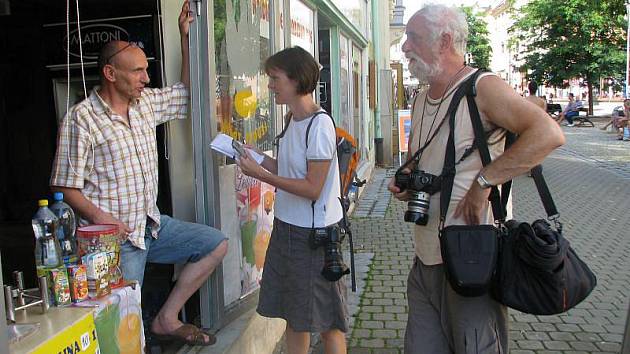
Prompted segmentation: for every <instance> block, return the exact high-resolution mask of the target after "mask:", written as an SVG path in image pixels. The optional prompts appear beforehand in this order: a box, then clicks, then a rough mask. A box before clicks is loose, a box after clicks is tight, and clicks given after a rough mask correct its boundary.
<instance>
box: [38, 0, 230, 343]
mask: <svg viewBox="0 0 630 354" xmlns="http://www.w3.org/2000/svg"><path fill="white" fill-rule="evenodd" d="M192 21H193V17H192V15H191V14H190V11H189V3H188V0H185V1H184V4H183V6H182V12H181V13H180V15H179V30H180V35H181V50H182V71H181V82H180V83H177V84H175V85H173V86H170V87H166V88H163V89H150V88H145V86H146V85H147V84H148V83H149V77H148V74H147V67H148V63H147V58H146V55H145V54H144V52H143V51H142V49H140V48H139V47H137V46H136V45H135V44H134V43H130V42H123V41H114V42H110V43H108V44H106V45H105V46H104V47H103V49H102V50H101V53H100V57H99V62H98V64H99V74H100V76H101V85H100V87H95V88H94V90H93V91H92V92H91V94H90V96H89V97H88V98H87V99H85V100H84V101H82V102H80V103H79V104H77V105H75V106H73V107H72V108H71V109H70V111H69V112H68V114H67V115H66V116H65V117H64V120H63V122H62V124H61V126H60V129H59V137H58V141H57V154H56V157H55V161H54V164H53V171H52V175H51V180H50V184H51V186H52V188H53V189H54V190H56V191H61V192H63V193H64V195H65V197H64V198H65V200H67V202H68V203H69V204H70V205H71V206H72V207H73V209H74V210H75V211H77V212H78V214H79V215H80V216H81V219H80V222H81V224H116V225H118V227H119V231H120V235H121V239H122V241H123V242H124V243H123V244H122V246H121V254H120V259H121V269H122V272H123V276H124V278H125V279H126V280H137V281H138V282H140V284H142V280H143V276H144V267H145V264H146V262H147V261H149V262H154V263H165V264H186V266H185V267H184V268H183V270H182V272H181V274H180V276H179V279H178V281H177V284H176V285H175V287H174V288H173V290H172V291H171V293H170V295H169V297H168V300H167V301H166V302H165V304H164V306H163V307H162V308H161V309H160V311H159V313H158V314H157V316H156V318H155V319H154V320H153V323H152V324H151V332H152V333H153V334H154V335H155V336H156V337H161V338H163V339H169V340H181V341H184V342H186V343H188V344H191V345H211V344H213V343H214V342H215V341H216V339H215V338H214V337H213V336H212V335H211V334H208V333H206V332H204V331H202V330H200V329H199V328H197V327H196V326H193V325H191V324H184V323H182V322H181V321H179V319H178V313H179V311H180V310H181V308H182V307H183V306H184V304H185V302H186V301H187V300H188V298H190V296H191V295H192V294H193V293H194V292H195V291H197V289H199V287H200V286H201V285H202V284H203V283H204V282H205V281H206V279H207V278H208V276H210V274H211V273H212V272H213V271H214V269H215V268H216V266H217V265H218V264H219V263H221V261H222V260H223V257H224V256H225V254H226V252H227V239H226V237H225V236H224V235H223V234H222V233H221V232H220V231H218V230H216V229H214V228H211V227H209V226H206V225H200V224H194V223H188V222H184V221H180V220H177V219H173V218H171V217H169V216H167V215H160V212H159V210H158V208H157V205H156V202H157V192H158V168H157V167H158V165H157V163H158V162H157V161H158V155H157V144H156V139H155V128H156V126H157V125H159V124H162V123H164V122H167V121H169V120H172V119H184V118H186V116H187V114H188V87H189V82H190V75H189V67H188V30H189V26H190V22H192Z"/></svg>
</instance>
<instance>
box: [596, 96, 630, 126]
mask: <svg viewBox="0 0 630 354" xmlns="http://www.w3.org/2000/svg"><path fill="white" fill-rule="evenodd" d="M628 109H630V98H626V99H625V100H623V106H621V107H615V109H613V112H612V115H611V118H610V121H609V122H608V123H606V125H604V126H603V127H600V128H599V129H601V130H606V128H608V127H609V126H610V125H611V124H612V126H613V128H614V130H615V131H619V128H623V127H622V125H621V124H622V122H623V121H624V120H627V119H628V114H626V111H627V110H628Z"/></svg>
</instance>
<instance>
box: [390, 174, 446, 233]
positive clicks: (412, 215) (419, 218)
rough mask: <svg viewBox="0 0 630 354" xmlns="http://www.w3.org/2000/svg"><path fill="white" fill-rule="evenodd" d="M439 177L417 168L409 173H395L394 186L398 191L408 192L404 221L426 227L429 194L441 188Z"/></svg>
mask: <svg viewBox="0 0 630 354" xmlns="http://www.w3.org/2000/svg"><path fill="white" fill-rule="evenodd" d="M440 181H441V179H440V177H439V176H436V175H433V174H430V173H426V172H424V171H423V170H420V169H418V168H416V169H414V170H413V171H411V172H410V173H404V172H403V171H402V170H398V171H396V174H395V175H394V184H395V185H396V187H398V188H399V189H400V191H401V192H402V191H405V190H408V192H409V202H408V203H407V211H405V221H406V222H413V223H415V224H416V225H426V224H427V223H428V222H429V201H430V198H431V194H434V193H435V192H437V191H439V190H440V188H441V183H440Z"/></svg>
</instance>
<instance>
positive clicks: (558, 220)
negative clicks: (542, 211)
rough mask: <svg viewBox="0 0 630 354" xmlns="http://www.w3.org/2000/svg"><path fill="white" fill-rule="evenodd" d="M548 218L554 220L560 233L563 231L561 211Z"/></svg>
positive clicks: (554, 224)
mask: <svg viewBox="0 0 630 354" xmlns="http://www.w3.org/2000/svg"><path fill="white" fill-rule="evenodd" d="M547 220H549V221H551V222H553V226H554V227H555V228H556V230H557V231H558V232H559V233H562V223H561V222H560V213H558V214H555V215H551V216H549V217H548V218H547Z"/></svg>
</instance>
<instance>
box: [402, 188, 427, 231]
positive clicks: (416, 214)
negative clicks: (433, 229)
mask: <svg viewBox="0 0 630 354" xmlns="http://www.w3.org/2000/svg"><path fill="white" fill-rule="evenodd" d="M429 198H430V196H429V194H428V193H425V192H419V191H413V192H411V191H410V198H409V203H407V211H406V212H405V221H406V222H413V223H415V224H416V225H426V224H427V223H428V222H429Z"/></svg>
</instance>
